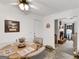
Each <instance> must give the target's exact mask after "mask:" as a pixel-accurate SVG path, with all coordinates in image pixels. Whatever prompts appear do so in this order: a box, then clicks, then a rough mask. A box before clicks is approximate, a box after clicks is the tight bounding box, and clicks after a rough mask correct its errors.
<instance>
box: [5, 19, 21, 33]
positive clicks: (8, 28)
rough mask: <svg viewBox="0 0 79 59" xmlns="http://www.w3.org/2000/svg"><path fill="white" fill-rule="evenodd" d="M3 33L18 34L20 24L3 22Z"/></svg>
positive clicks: (9, 21)
mask: <svg viewBox="0 0 79 59" xmlns="http://www.w3.org/2000/svg"><path fill="white" fill-rule="evenodd" d="M4 25H5V26H4V27H5V32H20V22H19V21H14V20H5V21H4Z"/></svg>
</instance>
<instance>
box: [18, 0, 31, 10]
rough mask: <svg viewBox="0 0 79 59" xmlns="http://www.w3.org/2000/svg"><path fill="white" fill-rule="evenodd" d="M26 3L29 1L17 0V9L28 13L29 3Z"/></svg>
mask: <svg viewBox="0 0 79 59" xmlns="http://www.w3.org/2000/svg"><path fill="white" fill-rule="evenodd" d="M28 1H30V0H27V1H26V0H19V2H20V3H19V8H20V9H21V10H23V11H24V10H25V11H28V10H29V8H30V6H29V2H28Z"/></svg>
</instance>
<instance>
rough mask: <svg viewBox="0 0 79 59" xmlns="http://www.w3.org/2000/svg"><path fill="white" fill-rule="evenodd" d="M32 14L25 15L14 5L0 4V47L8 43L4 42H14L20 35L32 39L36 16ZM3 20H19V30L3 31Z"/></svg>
mask: <svg viewBox="0 0 79 59" xmlns="http://www.w3.org/2000/svg"><path fill="white" fill-rule="evenodd" d="M33 16H34V17H33ZM33 16H32V14H29V15H25V14H24V13H23V12H21V11H20V10H19V9H18V8H16V6H8V5H2V4H0V48H1V47H2V46H4V45H6V44H8V43H6V42H10V43H12V42H15V41H16V39H18V38H20V37H25V38H26V40H28V41H32V40H33V38H34V19H35V18H36V17H37V16H36V15H33ZM37 18H38V17H37ZM38 19H39V18H38ZM4 20H15V21H20V32H14V33H5V32H4ZM1 44H3V45H1Z"/></svg>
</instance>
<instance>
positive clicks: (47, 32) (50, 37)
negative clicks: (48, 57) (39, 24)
mask: <svg viewBox="0 0 79 59" xmlns="http://www.w3.org/2000/svg"><path fill="white" fill-rule="evenodd" d="M77 15H79V9H74V10H68V11H64V12H61V13H56V14H52V15H49V16H47V17H45V18H44V21H43V22H44V32H43V35H44V40H45V42H44V43H45V44H47V45H50V46H52V47H53V48H55V43H54V42H55V39H54V20H55V19H59V20H62V18H71V17H73V16H77ZM75 20H76V19H75ZM62 21H63V22H64V23H65V21H68V23H71V22H72V21H73V22H74V20H71V19H65V20H62ZM73 22H72V23H73ZM47 23H50V24H51V27H50V29H47V28H46V24H47ZM77 28H78V27H77Z"/></svg>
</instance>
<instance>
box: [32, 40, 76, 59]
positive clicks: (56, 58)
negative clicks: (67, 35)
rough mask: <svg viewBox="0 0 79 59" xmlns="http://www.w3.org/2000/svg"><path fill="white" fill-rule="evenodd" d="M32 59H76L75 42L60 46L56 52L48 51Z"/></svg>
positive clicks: (67, 42)
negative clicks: (74, 53) (74, 54)
mask: <svg viewBox="0 0 79 59" xmlns="http://www.w3.org/2000/svg"><path fill="white" fill-rule="evenodd" d="M32 59H76V58H75V57H74V56H73V42H72V41H66V42H65V43H64V44H63V45H59V47H57V48H56V50H54V51H52V52H51V51H50V52H48V51H47V50H46V51H44V52H43V53H41V54H39V55H37V56H35V57H33V58H32Z"/></svg>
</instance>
